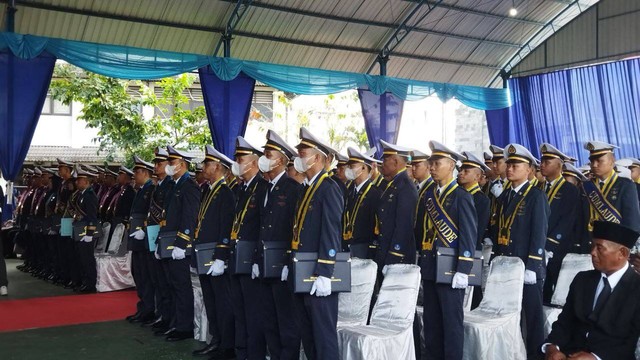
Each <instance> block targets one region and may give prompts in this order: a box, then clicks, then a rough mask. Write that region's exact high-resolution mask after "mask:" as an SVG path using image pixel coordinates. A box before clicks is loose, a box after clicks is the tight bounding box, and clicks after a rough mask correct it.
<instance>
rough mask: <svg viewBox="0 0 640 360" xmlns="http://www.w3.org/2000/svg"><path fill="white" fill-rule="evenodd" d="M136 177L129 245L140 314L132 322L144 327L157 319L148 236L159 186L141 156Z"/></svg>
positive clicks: (136, 160) (137, 160) (136, 166)
mask: <svg viewBox="0 0 640 360" xmlns="http://www.w3.org/2000/svg"><path fill="white" fill-rule="evenodd" d="M133 162H134V166H133V177H134V179H135V183H136V186H138V187H139V190H138V192H137V193H136V194H135V196H134V198H133V202H132V204H131V214H130V215H129V219H128V220H129V221H128V223H129V225H130V226H129V241H128V243H127V244H128V249H129V250H130V251H131V275H133V280H134V281H135V283H136V291H137V293H138V299H139V300H138V304H137V306H136V309H137V311H136V314H134V315H133V316H132V317H131V318H130V319H129V321H130V322H132V323H144V322H148V321H150V320H153V319H155V309H156V304H155V288H154V287H153V284H152V283H151V271H152V269H151V268H150V267H149V261H148V259H147V258H148V255H149V244H148V242H147V240H146V234H145V225H144V224H145V220H146V219H147V215H148V214H149V206H150V205H151V198H152V196H153V191H154V189H155V185H153V181H151V174H152V173H153V164H151V163H148V162H146V161H144V160H142V159H141V158H140V157H138V156H137V155H136V156H134V157H133Z"/></svg>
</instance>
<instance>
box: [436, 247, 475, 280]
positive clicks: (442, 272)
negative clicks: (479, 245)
mask: <svg viewBox="0 0 640 360" xmlns="http://www.w3.org/2000/svg"><path fill="white" fill-rule="evenodd" d="M458 261H459V260H458V252H457V251H456V249H452V248H446V247H441V248H438V253H437V257H436V283H437V284H451V282H452V281H453V274H455V273H456V266H457V265H458ZM480 285H482V251H476V252H475V254H474V256H473V267H472V268H471V272H470V273H469V286H480Z"/></svg>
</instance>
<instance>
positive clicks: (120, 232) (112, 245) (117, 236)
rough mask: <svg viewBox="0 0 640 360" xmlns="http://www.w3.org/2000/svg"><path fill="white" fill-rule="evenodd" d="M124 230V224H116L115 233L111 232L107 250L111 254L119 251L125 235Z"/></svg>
mask: <svg viewBox="0 0 640 360" xmlns="http://www.w3.org/2000/svg"><path fill="white" fill-rule="evenodd" d="M124 230H125V227H124V224H118V225H116V227H115V229H113V234H111V242H109V249H107V252H108V253H109V254H114V255H115V254H116V253H117V252H118V249H119V248H120V244H122V237H123V236H124V235H125V231H124Z"/></svg>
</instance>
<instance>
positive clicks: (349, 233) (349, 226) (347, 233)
mask: <svg viewBox="0 0 640 360" xmlns="http://www.w3.org/2000/svg"><path fill="white" fill-rule="evenodd" d="M372 185H373V183H371V182H369V184H367V188H366V189H364V191H363V192H362V195H360V197H359V198H358V201H357V202H356V206H355V207H354V208H353V216H351V215H350V214H349V212H348V211H345V212H344V216H345V229H344V231H343V233H342V237H343V238H344V239H345V240H351V238H353V227H354V226H355V224H356V218H357V217H358V212H359V211H360V205H362V201H364V198H365V197H366V196H367V193H368V192H369V190H370V189H371V186H372Z"/></svg>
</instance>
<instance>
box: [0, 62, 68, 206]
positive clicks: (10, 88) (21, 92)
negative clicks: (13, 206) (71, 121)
mask: <svg viewBox="0 0 640 360" xmlns="http://www.w3.org/2000/svg"><path fill="white" fill-rule="evenodd" d="M55 62H56V58H55V57H54V56H51V55H50V54H47V53H42V54H40V56H38V57H37V58H32V59H29V60H25V59H21V58H19V57H16V56H15V55H13V53H11V52H8V51H2V52H0V169H1V170H2V176H3V177H4V178H5V179H6V180H9V181H13V180H14V179H15V178H16V176H17V175H18V173H19V172H20V168H21V167H22V163H23V161H24V158H25V157H26V156H27V151H28V150H29V145H30V144H31V138H32V137H33V132H34V131H35V129H36V125H37V123H38V119H39V118H40V113H41V112H42V105H43V104H44V101H45V99H46V97H47V90H48V89H49V83H50V82H51V75H52V74H53V66H54V65H55ZM7 192H8V193H9V191H7Z"/></svg>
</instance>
